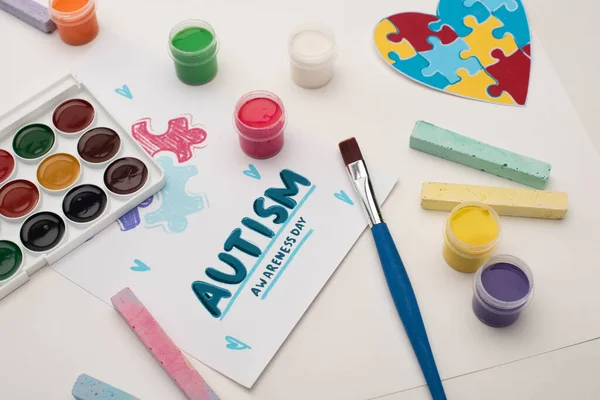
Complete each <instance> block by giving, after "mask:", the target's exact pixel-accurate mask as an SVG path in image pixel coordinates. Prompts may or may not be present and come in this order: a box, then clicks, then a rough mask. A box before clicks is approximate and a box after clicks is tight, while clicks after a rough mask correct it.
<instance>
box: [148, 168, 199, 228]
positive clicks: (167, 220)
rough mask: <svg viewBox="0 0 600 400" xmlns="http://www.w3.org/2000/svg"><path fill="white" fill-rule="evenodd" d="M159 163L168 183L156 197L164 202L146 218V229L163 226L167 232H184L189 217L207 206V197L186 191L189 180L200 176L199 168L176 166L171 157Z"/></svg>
mask: <svg viewBox="0 0 600 400" xmlns="http://www.w3.org/2000/svg"><path fill="white" fill-rule="evenodd" d="M157 162H158V164H159V165H160V166H161V167H162V168H163V169H164V171H165V176H166V182H167V183H166V184H165V187H164V189H163V190H162V191H161V192H159V193H158V194H157V195H156V196H157V197H158V198H159V199H160V200H162V202H161V205H160V208H159V209H158V210H156V211H153V212H150V213H148V214H146V215H145V216H144V221H145V222H146V228H153V227H155V226H161V227H162V228H163V229H164V230H165V231H167V232H176V233H180V232H183V231H185V229H186V228H187V225H188V220H187V216H188V215H191V214H194V213H197V212H199V211H202V210H203V209H204V207H205V206H207V204H206V203H207V202H206V197H205V195H194V194H190V193H188V192H187V191H186V189H185V186H186V184H187V182H188V180H189V179H190V178H192V177H194V176H196V175H198V168H197V167H196V166H195V165H192V164H191V165H185V166H181V165H180V166H176V165H174V163H173V160H172V159H171V158H170V157H160V158H159V159H158V160H157Z"/></svg>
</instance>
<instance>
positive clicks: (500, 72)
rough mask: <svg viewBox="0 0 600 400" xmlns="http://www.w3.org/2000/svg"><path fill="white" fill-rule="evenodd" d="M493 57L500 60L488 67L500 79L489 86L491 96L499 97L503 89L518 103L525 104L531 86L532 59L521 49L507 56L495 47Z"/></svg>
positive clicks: (489, 71)
mask: <svg viewBox="0 0 600 400" xmlns="http://www.w3.org/2000/svg"><path fill="white" fill-rule="evenodd" d="M492 57H495V58H497V59H498V60H500V61H498V62H497V63H496V64H493V65H490V66H489V67H487V68H486V71H487V72H488V74H490V75H491V76H492V77H493V78H495V79H496V80H497V81H498V84H497V85H490V86H489V87H488V93H489V94H490V96H492V97H499V96H500V95H501V94H502V92H503V91H507V92H508V94H510V95H511V96H512V98H513V99H515V102H516V103H517V104H520V105H524V104H525V102H526V101H527V90H528V88H529V72H530V68H531V59H530V58H529V57H527V55H526V54H525V53H524V52H523V51H521V50H517V51H515V52H514V53H513V54H511V55H510V57H506V55H505V54H504V52H503V51H502V50H500V49H495V50H494V51H492Z"/></svg>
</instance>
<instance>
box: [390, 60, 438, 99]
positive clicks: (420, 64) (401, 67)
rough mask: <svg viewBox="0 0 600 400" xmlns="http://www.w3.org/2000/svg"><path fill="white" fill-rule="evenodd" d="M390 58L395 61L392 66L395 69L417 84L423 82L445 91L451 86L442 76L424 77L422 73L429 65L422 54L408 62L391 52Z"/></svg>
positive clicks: (435, 74)
mask: <svg viewBox="0 0 600 400" xmlns="http://www.w3.org/2000/svg"><path fill="white" fill-rule="evenodd" d="M388 57H389V58H391V59H392V60H394V64H392V65H393V66H394V68H396V69H397V70H398V71H400V72H402V73H403V74H405V75H406V76H408V77H409V78H411V79H413V80H415V81H417V82H422V83H424V84H426V85H429V86H432V87H434V88H436V89H440V90H443V89H444V88H446V86H448V85H450V82H448V79H446V78H444V77H443V76H442V75H440V74H437V73H434V74H433V75H431V76H424V75H423V73H422V72H421V71H422V69H423V68H425V67H427V66H429V63H428V62H427V60H426V59H424V58H423V56H421V55H420V54H417V55H416V56H414V57H411V58H408V59H406V60H401V59H400V56H399V55H398V53H396V52H395V51H391V52H390V53H389V54H388Z"/></svg>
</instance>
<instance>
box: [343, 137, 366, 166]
mask: <svg viewBox="0 0 600 400" xmlns="http://www.w3.org/2000/svg"><path fill="white" fill-rule="evenodd" d="M339 147H340V153H342V158H343V159H344V163H345V164H346V165H350V164H352V163H353V162H356V161H359V160H362V159H363V156H362V153H361V152H360V147H358V142H357V141H356V139H355V138H350V139H346V140H344V141H343V142H340V144H339Z"/></svg>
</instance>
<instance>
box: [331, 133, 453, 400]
mask: <svg viewBox="0 0 600 400" xmlns="http://www.w3.org/2000/svg"><path fill="white" fill-rule="evenodd" d="M339 147H340V152H341V153H342V158H343V159H344V163H345V164H346V168H347V170H348V175H349V176H350V180H351V181H352V183H353V186H354V190H355V191H356V193H357V194H358V196H359V197H360V200H361V204H362V207H363V210H364V211H365V213H366V214H367V219H368V220H369V226H370V227H371V232H372V233H373V239H374V240H375V246H376V247H377V252H378V253H379V259H380V260H381V266H382V267H383V273H384V274H385V278H386V280H387V284H388V287H389V289H390V293H391V294H392V298H393V299H394V303H395V304H396V309H397V310H398V314H399V315H400V319H401V320H402V323H403V324H404V329H406V334H407V335H408V339H409V340H410V344H411V345H412V347H413V350H414V352H415V354H416V356H417V359H418V360H419V364H420V365H421V370H422V371H423V375H424V376H425V381H427V385H428V386H429V391H430V392H431V396H432V397H433V399H434V400H443V399H446V394H445V393H444V387H443V386H442V380H441V379H440V374H439V373H438V370H437V366H436V365H435V359H434V358H433V352H432V351H431V346H430V345H429V339H428V338H427V331H426V330H425V325H424V324H423V318H422V317H421V311H420V310H419V304H418V303H417V298H416V296H415V292H414V290H413V288H412V285H411V284H410V279H409V278H408V274H407V272H406V269H405V268H404V264H403V263H402V259H401V258H400V254H399V253H398V249H397V248H396V245H395V244H394V239H392V235H391V234H390V231H389V229H388V227H387V225H386V224H385V222H383V218H382V216H381V210H380V209H379V205H378V204H377V199H376V198H375V192H374V191H373V186H372V184H371V179H370V178H369V172H368V171H367V165H366V164H365V161H364V160H363V156H362V154H361V152H360V147H358V143H357V142H356V139H355V138H350V139H347V140H344V141H343V142H341V143H340V144H339Z"/></svg>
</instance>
